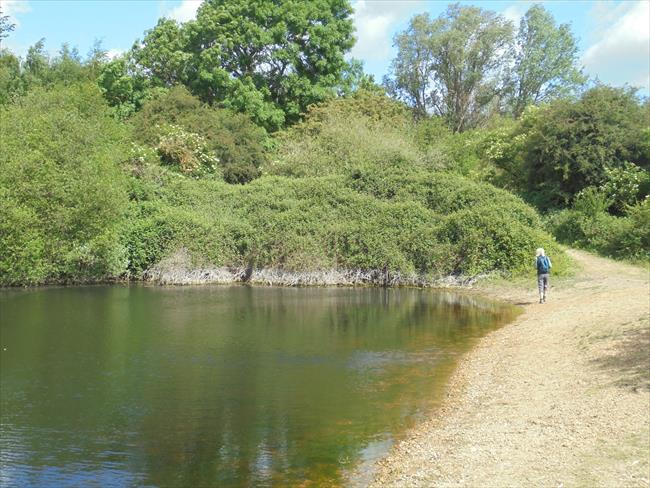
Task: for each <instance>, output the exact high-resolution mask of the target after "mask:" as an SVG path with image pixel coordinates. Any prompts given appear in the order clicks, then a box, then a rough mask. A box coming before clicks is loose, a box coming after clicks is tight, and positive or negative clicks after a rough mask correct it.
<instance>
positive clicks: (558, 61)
mask: <svg viewBox="0 0 650 488" xmlns="http://www.w3.org/2000/svg"><path fill="white" fill-rule="evenodd" d="M577 63H578V43H577V40H576V38H575V37H574V36H573V34H572V33H571V27H570V25H569V24H561V25H559V26H557V27H556V25H555V21H554V20H553V16H552V15H551V14H550V13H549V12H548V11H547V10H546V9H545V8H544V7H543V6H541V5H537V4H536V5H533V6H532V7H530V8H529V9H528V11H527V12H526V14H525V15H524V16H523V17H522V19H521V22H520V25H519V31H518V33H517V37H516V43H515V62H514V68H513V75H514V76H513V80H512V86H511V88H510V89H511V91H512V94H511V100H510V105H511V110H512V112H513V113H514V115H515V116H517V117H519V116H520V115H521V114H522V113H523V111H524V109H525V108H526V107H527V106H528V105H533V104H539V103H542V102H548V101H550V100H552V99H554V98H558V97H561V96H563V95H567V94H570V93H572V92H573V91H575V90H576V89H577V88H578V87H579V86H580V85H582V84H583V83H584V82H585V81H586V78H585V76H584V75H583V74H582V73H581V72H580V70H579V68H578V67H577Z"/></svg>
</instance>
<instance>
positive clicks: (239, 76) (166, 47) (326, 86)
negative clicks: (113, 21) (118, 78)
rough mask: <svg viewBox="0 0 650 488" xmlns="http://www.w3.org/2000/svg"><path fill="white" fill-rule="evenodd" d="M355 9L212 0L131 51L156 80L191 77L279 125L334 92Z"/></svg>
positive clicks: (233, 105) (340, 1)
mask: <svg viewBox="0 0 650 488" xmlns="http://www.w3.org/2000/svg"><path fill="white" fill-rule="evenodd" d="M351 14H352V9H351V7H350V5H349V3H348V1H347V0H313V1H310V2H304V1H302V0H281V1H271V0H263V1H259V0H255V1H254V0H246V1H242V0H236V1H235V0H226V1H212V0H210V1H206V2H204V3H203V4H202V5H201V7H200V8H199V10H198V13H197V17H196V20H195V21H191V22H187V23H185V24H182V25H178V24H177V23H176V22H175V21H173V20H168V19H162V20H160V21H159V23H158V25H157V26H156V27H155V28H154V29H152V30H150V31H148V32H147V34H146V36H145V38H144V40H143V41H142V42H141V43H137V44H136V45H135V47H134V49H133V51H132V53H131V56H132V58H133V60H134V61H135V63H136V64H137V65H138V66H139V67H141V68H142V69H143V70H145V71H146V72H148V73H149V74H150V77H151V81H152V82H153V83H154V84H156V85H161V86H166V87H169V86H172V85H174V84H177V83H182V84H185V85H186V86H188V87H189V88H190V90H191V91H192V93H194V94H196V95H198V96H199V97H200V98H201V99H202V100H203V101H206V102H209V103H218V104H220V105H221V106H223V107H225V108H229V109H232V110H234V111H236V112H243V113H246V114H248V115H250V116H251V117H252V119H253V120H254V121H255V122H256V123H257V124H259V125H261V126H263V127H265V128H266V129H268V130H277V129H279V128H281V127H282V126H284V125H285V124H287V123H294V122H296V121H297V120H298V119H299V117H300V114H301V113H302V112H304V111H305V109H306V108H307V107H308V106H309V105H311V104H313V103H316V102H319V101H322V100H324V99H326V98H328V97H330V96H332V95H333V91H334V89H335V87H336V86H337V85H338V84H339V82H340V81H341V77H342V73H343V71H344V70H345V69H346V67H347V63H346V62H345V60H344V57H343V56H344V53H345V52H346V51H347V50H349V49H350V48H351V47H352V44H353V38H352V31H353V26H352V21H351V19H350V15H351Z"/></svg>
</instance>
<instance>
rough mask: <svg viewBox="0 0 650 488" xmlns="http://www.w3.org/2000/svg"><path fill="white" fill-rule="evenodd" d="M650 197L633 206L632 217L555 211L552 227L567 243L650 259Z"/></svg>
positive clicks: (640, 258)
mask: <svg viewBox="0 0 650 488" xmlns="http://www.w3.org/2000/svg"><path fill="white" fill-rule="evenodd" d="M649 202H650V200H648V199H646V200H645V201H644V202H641V203H639V204H638V205H635V206H634V207H631V208H630V209H629V210H628V212H629V214H628V216H625V217H617V216H614V215H609V214H608V213H605V212H602V211H601V212H598V213H594V212H584V211H581V210H578V209H575V208H574V209H566V210H562V211H560V212H556V213H554V214H551V215H550V216H549V217H548V219H547V222H548V226H549V227H550V229H551V230H552V232H553V233H554V234H555V235H556V236H557V238H558V239H559V240H560V241H561V242H564V243H566V244H569V245H572V246H576V247H581V248H583V249H587V250H590V251H595V252H598V253H600V254H603V255H605V256H610V257H614V258H618V259H633V260H647V259H650V203H649Z"/></svg>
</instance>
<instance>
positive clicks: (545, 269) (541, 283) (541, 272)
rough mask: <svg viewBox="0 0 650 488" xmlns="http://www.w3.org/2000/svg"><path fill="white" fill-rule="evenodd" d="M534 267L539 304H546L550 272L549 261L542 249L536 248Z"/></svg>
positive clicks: (550, 265)
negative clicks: (535, 268) (535, 267)
mask: <svg viewBox="0 0 650 488" xmlns="http://www.w3.org/2000/svg"><path fill="white" fill-rule="evenodd" d="M535 254H536V257H535V266H537V288H538V289H539V303H546V296H547V295H548V277H549V274H550V272H551V267H552V266H553V265H552V264H551V259H550V258H549V257H548V256H547V255H546V253H545V252H544V249H543V248H541V247H540V248H538V249H537V252H536V253H535Z"/></svg>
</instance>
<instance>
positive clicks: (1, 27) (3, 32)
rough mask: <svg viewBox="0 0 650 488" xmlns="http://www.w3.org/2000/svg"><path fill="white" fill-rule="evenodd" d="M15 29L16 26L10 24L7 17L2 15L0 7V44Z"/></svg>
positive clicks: (0, 7)
mask: <svg viewBox="0 0 650 488" xmlns="http://www.w3.org/2000/svg"><path fill="white" fill-rule="evenodd" d="M15 28H16V24H14V23H13V22H11V20H10V19H9V16H8V15H2V6H0V43H2V40H3V39H6V38H7V37H9V33H10V32H12V31H13V30H14V29H15Z"/></svg>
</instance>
